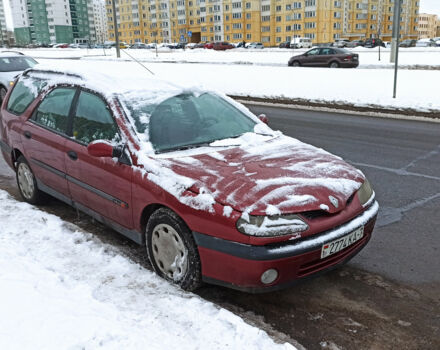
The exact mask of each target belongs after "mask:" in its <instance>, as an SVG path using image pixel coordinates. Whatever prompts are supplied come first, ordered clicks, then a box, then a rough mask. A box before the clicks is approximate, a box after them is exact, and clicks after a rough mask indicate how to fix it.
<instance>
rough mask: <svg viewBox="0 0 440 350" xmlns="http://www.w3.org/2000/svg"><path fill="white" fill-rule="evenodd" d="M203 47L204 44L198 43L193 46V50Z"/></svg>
mask: <svg viewBox="0 0 440 350" xmlns="http://www.w3.org/2000/svg"><path fill="white" fill-rule="evenodd" d="M204 47H205V44H204V43H198V44H195V45H194V48H195V49H203V48H204Z"/></svg>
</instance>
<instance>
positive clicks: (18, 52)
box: [0, 50, 25, 56]
mask: <svg viewBox="0 0 440 350" xmlns="http://www.w3.org/2000/svg"><path fill="white" fill-rule="evenodd" d="M5 52H11V53H16V54H17V55H21V56H24V55H25V54H24V53H23V52H20V51H12V50H4V51H0V53H5Z"/></svg>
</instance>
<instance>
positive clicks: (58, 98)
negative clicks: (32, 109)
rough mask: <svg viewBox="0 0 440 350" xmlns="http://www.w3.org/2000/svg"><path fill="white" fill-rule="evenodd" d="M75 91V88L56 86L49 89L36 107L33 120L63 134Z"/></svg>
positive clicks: (65, 130)
mask: <svg viewBox="0 0 440 350" xmlns="http://www.w3.org/2000/svg"><path fill="white" fill-rule="evenodd" d="M75 92H76V90H75V89H69V88H58V89H55V90H53V91H51V92H50V93H49V94H48V95H47V96H46V97H45V99H44V100H43V102H41V104H40V106H39V107H38V109H37V113H36V114H35V118H34V120H35V122H36V123H37V124H40V125H42V126H44V127H46V128H48V129H52V130H55V131H58V132H61V133H63V134H65V133H66V132H67V120H68V117H69V111H70V106H71V104H72V101H73V97H74V96H75Z"/></svg>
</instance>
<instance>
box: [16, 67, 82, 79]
mask: <svg viewBox="0 0 440 350" xmlns="http://www.w3.org/2000/svg"><path fill="white" fill-rule="evenodd" d="M29 73H45V74H58V75H65V76H68V77H73V78H79V79H83V77H82V76H81V75H79V74H75V73H66V72H60V71H55V70H44V69H34V68H29V69H27V70H25V71H24V72H23V74H22V75H23V76H24V75H28V74H29Z"/></svg>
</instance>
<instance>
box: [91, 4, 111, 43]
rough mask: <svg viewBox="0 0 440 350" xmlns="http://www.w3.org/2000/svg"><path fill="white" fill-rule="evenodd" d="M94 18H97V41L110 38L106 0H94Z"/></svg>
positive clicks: (100, 41)
mask: <svg viewBox="0 0 440 350" xmlns="http://www.w3.org/2000/svg"><path fill="white" fill-rule="evenodd" d="M93 18H94V20H95V32H96V42H98V43H104V42H106V41H107V40H108V27H107V13H106V9H105V2H104V0H93Z"/></svg>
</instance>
